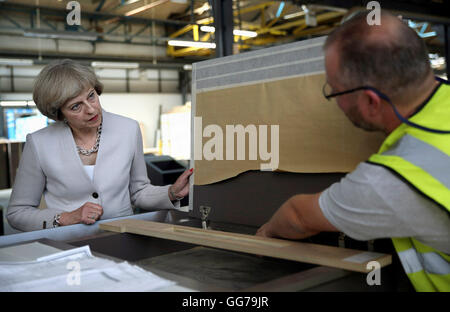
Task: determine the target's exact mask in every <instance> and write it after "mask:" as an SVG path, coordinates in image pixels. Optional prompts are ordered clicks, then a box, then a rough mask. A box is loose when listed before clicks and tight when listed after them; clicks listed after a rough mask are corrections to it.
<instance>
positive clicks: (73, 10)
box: [66, 1, 81, 26]
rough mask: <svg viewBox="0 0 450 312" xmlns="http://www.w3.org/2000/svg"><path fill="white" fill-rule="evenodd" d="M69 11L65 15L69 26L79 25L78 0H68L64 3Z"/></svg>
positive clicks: (79, 10)
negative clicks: (68, 0)
mask: <svg viewBox="0 0 450 312" xmlns="http://www.w3.org/2000/svg"><path fill="white" fill-rule="evenodd" d="M66 9H67V10H70V12H69V13H68V14H67V16H66V22H67V25H69V26H74V25H77V26H80V25H81V5H80V3H79V2H78V1H70V2H68V3H67V5H66Z"/></svg>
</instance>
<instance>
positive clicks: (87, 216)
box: [59, 202, 103, 225]
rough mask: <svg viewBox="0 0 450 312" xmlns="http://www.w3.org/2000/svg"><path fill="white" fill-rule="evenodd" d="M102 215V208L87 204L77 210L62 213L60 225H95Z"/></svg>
mask: <svg viewBox="0 0 450 312" xmlns="http://www.w3.org/2000/svg"><path fill="white" fill-rule="evenodd" d="M102 214H103V208H102V206H100V205H97V204H94V203H91V202H87V203H85V204H84V205H83V206H81V207H80V208H78V209H77V210H74V211H72V212H64V213H62V214H61V218H60V219H59V223H60V224H61V225H71V224H77V223H84V224H93V223H95V221H97V220H98V219H100V217H101V215H102Z"/></svg>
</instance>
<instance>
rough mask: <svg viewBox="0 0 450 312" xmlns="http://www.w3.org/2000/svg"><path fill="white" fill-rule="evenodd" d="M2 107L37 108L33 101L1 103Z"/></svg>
mask: <svg viewBox="0 0 450 312" xmlns="http://www.w3.org/2000/svg"><path fill="white" fill-rule="evenodd" d="M0 106H3V107H27V106H36V104H35V103H34V102H33V101H0Z"/></svg>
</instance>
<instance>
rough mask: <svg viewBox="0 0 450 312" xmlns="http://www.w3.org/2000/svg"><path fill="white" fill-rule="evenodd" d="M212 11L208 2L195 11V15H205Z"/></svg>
mask: <svg viewBox="0 0 450 312" xmlns="http://www.w3.org/2000/svg"><path fill="white" fill-rule="evenodd" d="M210 9H211V7H210V6H209V3H208V2H205V3H203V5H202V6H201V7H199V8H197V9H195V10H194V13H196V14H198V15H202V14H203V13H205V12H206V11H209V10H210Z"/></svg>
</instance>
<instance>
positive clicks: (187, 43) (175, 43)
mask: <svg viewBox="0 0 450 312" xmlns="http://www.w3.org/2000/svg"><path fill="white" fill-rule="evenodd" d="M167 43H168V44H169V45H170V46H174V47H191V48H203V49H215V48H216V44H215V43H213V42H202V41H184V40H169V41H168V42H167Z"/></svg>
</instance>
